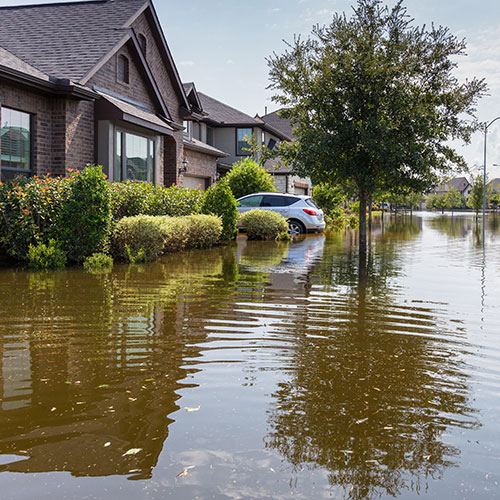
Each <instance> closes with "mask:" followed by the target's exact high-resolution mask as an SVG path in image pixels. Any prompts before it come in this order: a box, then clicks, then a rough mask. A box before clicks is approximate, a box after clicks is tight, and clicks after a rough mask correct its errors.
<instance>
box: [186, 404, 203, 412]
mask: <svg viewBox="0 0 500 500" xmlns="http://www.w3.org/2000/svg"><path fill="white" fill-rule="evenodd" d="M200 408H201V406H200V405H198V406H197V407H196V408H189V406H184V407H183V408H182V409H183V410H186V411H187V412H192V411H200Z"/></svg>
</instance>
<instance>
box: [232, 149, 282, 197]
mask: <svg viewBox="0 0 500 500" xmlns="http://www.w3.org/2000/svg"><path fill="white" fill-rule="evenodd" d="M225 178H226V179H227V181H228V182H229V186H230V187H231V191H232V192H233V195H234V197H235V198H241V197H242V196H245V195H247V194H252V193H257V192H259V191H264V192H275V191H276V188H275V187H274V182H273V177H272V175H271V174H269V173H268V172H266V170H265V169H264V168H263V167H262V166H261V165H260V164H259V163H257V162H256V161H255V160H254V159H252V158H245V159H243V160H240V161H239V162H237V163H234V164H233V168H232V169H231V171H230V172H229V173H228V174H227V175H226V177H225Z"/></svg>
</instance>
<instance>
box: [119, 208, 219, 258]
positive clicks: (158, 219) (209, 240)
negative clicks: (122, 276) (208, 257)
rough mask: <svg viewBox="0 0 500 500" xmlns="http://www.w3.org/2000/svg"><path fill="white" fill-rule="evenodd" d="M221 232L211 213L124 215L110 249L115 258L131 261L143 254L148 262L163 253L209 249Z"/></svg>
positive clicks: (217, 220) (217, 240)
mask: <svg viewBox="0 0 500 500" xmlns="http://www.w3.org/2000/svg"><path fill="white" fill-rule="evenodd" d="M221 235H222V222H221V220H220V218H219V217H216V216H213V215H191V216H185V217H165V216H149V215H138V216H135V217H124V218H123V219H122V220H120V221H119V222H118V223H117V225H116V227H115V229H114V231H113V235H112V243H111V248H112V252H113V255H114V256H115V257H116V258H117V259H121V260H129V261H131V260H133V259H134V256H137V255H139V254H141V253H144V255H145V259H146V260H148V261H149V260H153V259H155V258H156V257H158V256H159V255H161V254H163V253H168V252H177V251H181V250H187V249H191V248H210V247H211V246H213V245H215V244H217V243H218V242H219V241H220V238H221ZM131 256H132V258H131Z"/></svg>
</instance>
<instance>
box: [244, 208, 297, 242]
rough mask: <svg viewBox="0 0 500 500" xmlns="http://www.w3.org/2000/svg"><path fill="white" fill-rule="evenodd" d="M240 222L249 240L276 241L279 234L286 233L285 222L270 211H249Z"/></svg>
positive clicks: (286, 225)
mask: <svg viewBox="0 0 500 500" xmlns="http://www.w3.org/2000/svg"><path fill="white" fill-rule="evenodd" d="M240 221H241V224H242V226H243V227H244V228H245V230H246V232H247V236H248V239H249V240H276V238H278V236H279V235H280V234H281V233H283V232H285V231H286V232H288V222H287V220H286V219H285V218H284V217H283V216H282V215H281V214H278V213H276V212H272V211H270V210H259V209H255V210H250V211H249V212H246V213H244V214H243V215H242V216H241V219H240Z"/></svg>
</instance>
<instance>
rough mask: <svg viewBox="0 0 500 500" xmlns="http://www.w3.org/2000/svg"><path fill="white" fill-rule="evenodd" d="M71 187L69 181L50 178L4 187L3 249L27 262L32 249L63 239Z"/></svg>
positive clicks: (0, 206) (0, 214)
mask: <svg viewBox="0 0 500 500" xmlns="http://www.w3.org/2000/svg"><path fill="white" fill-rule="evenodd" d="M69 187H70V186H69V179H61V178H52V177H50V176H49V175H47V176H45V177H32V178H31V179H16V180H13V181H10V182H5V183H0V246H1V247H2V248H3V250H4V251H5V253H7V254H8V255H10V256H11V257H13V258H15V259H18V260H24V259H26V258H27V254H28V248H29V246H30V245H37V244H39V243H48V241H49V240H50V239H51V238H55V239H59V228H60V216H61V209H62V206H63V205H64V203H66V202H67V200H68V198H69V196H70V189H69Z"/></svg>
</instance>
